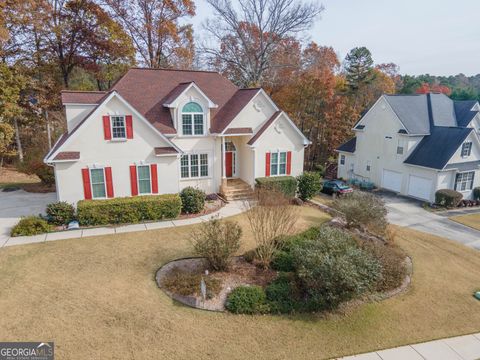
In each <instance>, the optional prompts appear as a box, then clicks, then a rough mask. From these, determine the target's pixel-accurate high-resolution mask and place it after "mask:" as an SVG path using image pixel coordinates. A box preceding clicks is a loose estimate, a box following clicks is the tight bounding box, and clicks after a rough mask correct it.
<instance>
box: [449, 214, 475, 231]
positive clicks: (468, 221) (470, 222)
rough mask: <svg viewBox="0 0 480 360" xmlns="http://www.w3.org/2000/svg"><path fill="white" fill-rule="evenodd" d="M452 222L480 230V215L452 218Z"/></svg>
mask: <svg viewBox="0 0 480 360" xmlns="http://www.w3.org/2000/svg"><path fill="white" fill-rule="evenodd" d="M450 220H453V221H455V222H457V223H460V224H463V225H466V226H469V227H471V228H473V229H477V230H480V213H478V214H469V215H457V216H452V217H451V218H450Z"/></svg>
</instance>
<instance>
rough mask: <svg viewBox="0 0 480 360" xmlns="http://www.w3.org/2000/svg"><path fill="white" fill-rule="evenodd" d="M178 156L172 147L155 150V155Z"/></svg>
mask: <svg viewBox="0 0 480 360" xmlns="http://www.w3.org/2000/svg"><path fill="white" fill-rule="evenodd" d="M171 154H178V151H177V150H176V149H175V148H174V147H172V146H163V147H156V148H155V155H171Z"/></svg>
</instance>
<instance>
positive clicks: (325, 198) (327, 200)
mask: <svg viewBox="0 0 480 360" xmlns="http://www.w3.org/2000/svg"><path fill="white" fill-rule="evenodd" d="M312 200H314V201H318V202H319V203H320V204H323V205H326V206H332V203H333V200H334V199H333V196H331V195H327V194H322V193H319V194H317V195H315V196H314V197H313V199H312Z"/></svg>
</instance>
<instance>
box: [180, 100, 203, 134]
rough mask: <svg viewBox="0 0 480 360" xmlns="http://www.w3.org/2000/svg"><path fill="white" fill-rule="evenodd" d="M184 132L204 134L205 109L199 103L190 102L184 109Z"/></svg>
mask: <svg viewBox="0 0 480 360" xmlns="http://www.w3.org/2000/svg"><path fill="white" fill-rule="evenodd" d="M182 134H183V135H203V134H204V121H203V110H202V107H201V106H200V105H198V104H197V103H194V102H189V103H188V104H186V105H185V106H184V107H183V109H182Z"/></svg>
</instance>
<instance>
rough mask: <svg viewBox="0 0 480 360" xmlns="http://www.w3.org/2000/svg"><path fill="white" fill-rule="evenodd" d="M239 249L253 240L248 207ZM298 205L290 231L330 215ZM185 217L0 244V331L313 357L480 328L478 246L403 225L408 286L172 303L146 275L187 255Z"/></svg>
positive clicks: (107, 350) (152, 350) (178, 353)
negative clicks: (230, 305) (334, 304)
mask: <svg viewBox="0 0 480 360" xmlns="http://www.w3.org/2000/svg"><path fill="white" fill-rule="evenodd" d="M236 219H237V220H238V221H239V222H240V223H241V225H242V226H244V228H245V233H244V241H245V246H244V249H248V248H251V247H252V246H253V241H252V235H251V233H250V231H249V230H248V228H247V227H246V220H245V217H244V216H242V215H240V216H237V217H236ZM327 219H328V217H327V216H326V215H325V214H324V213H321V212H320V211H318V210H316V209H314V208H311V207H304V208H302V214H301V216H300V217H299V223H300V224H299V230H300V228H305V227H307V226H309V225H311V224H314V223H320V222H323V221H325V220H327ZM191 229H192V227H178V228H173V229H162V230H157V231H149V232H140V233H130V234H117V235H112V236H102V237H91V238H83V239H76V240H64V241H56V242H48V243H43V244H31V245H25V246H17V247H11V248H2V249H1V250H0V309H2V316H1V317H0V338H1V339H2V341H20V340H24V341H25V340H32V339H34V340H39V341H40V340H41V341H47V340H48V341H52V340H53V341H55V346H56V349H55V351H56V353H57V356H58V358H59V359H128V358H130V359H134V358H135V359H172V358H175V359H246V358H255V359H321V358H329V357H335V356H341V355H347V354H352V353H359V352H366V351H371V350H375V349H379V348H388V347H392V346H398V345H404V344H407V343H411V342H418V341H425V340H431V339H434V338H440V337H445V336H453V335H460V334H466V333H471V332H476V331H479V330H480V301H477V300H475V299H474V298H473V297H472V292H473V291H474V290H475V289H478V288H480V255H479V253H478V252H475V251H474V250H471V249H468V248H466V247H463V246H462V245H460V244H457V243H454V242H450V241H447V240H444V239H441V238H436V237H433V236H430V235H426V234H423V233H419V232H415V231H411V230H405V229H400V230H399V238H398V244H399V245H400V246H401V247H403V248H404V249H405V250H406V251H407V252H408V253H409V254H410V255H411V256H412V258H413V262H414V276H413V284H412V286H411V288H410V290H409V291H408V292H407V293H405V294H403V295H401V296H398V297H395V298H392V299H389V300H386V301H383V302H380V303H370V304H363V305H360V306H357V307H356V308H349V309H347V310H345V311H344V312H341V313H337V314H330V315H328V316H323V315H299V316H289V317H286V316H284V317H281V316H245V315H231V314H226V313H225V314H224V313H214V312H207V311H201V310H194V309H191V308H188V307H185V306H182V305H179V304H178V303H175V302H173V301H172V300H171V299H170V298H168V297H167V296H166V295H165V294H164V293H163V292H162V291H161V290H159V289H158V288H157V285H156V283H155V281H154V275H155V272H156V270H157V269H158V267H159V266H161V264H163V263H165V262H167V261H169V260H172V259H175V258H178V257H182V256H188V255H191V248H190V244H189V241H188V234H189V232H190V231H191Z"/></svg>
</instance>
